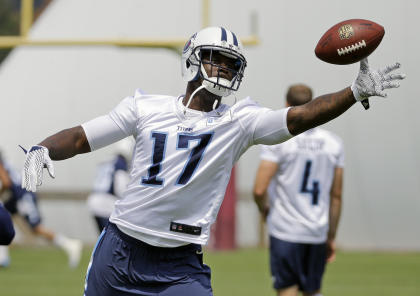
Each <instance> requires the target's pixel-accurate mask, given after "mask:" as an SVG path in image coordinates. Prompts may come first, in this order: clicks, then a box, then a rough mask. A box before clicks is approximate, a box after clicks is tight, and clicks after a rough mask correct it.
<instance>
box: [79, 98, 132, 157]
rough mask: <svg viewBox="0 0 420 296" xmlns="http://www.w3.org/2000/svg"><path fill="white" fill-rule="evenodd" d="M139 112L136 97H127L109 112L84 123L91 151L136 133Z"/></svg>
mask: <svg viewBox="0 0 420 296" xmlns="http://www.w3.org/2000/svg"><path fill="white" fill-rule="evenodd" d="M137 119H138V116H137V112H136V108H135V99H134V98H133V97H127V98H125V99H124V100H122V101H121V102H120V103H119V104H118V105H117V107H115V108H114V109H113V110H112V111H111V112H110V113H109V114H107V115H103V116H100V117H97V118H95V119H92V120H90V121H88V122H85V123H83V124H82V128H83V130H84V131H85V134H86V138H87V139H88V142H89V145H90V148H91V151H95V150H98V149H100V148H102V147H105V146H107V145H110V144H112V143H115V142H118V141H119V140H122V139H124V138H126V137H128V136H130V135H135V134H136V124H137Z"/></svg>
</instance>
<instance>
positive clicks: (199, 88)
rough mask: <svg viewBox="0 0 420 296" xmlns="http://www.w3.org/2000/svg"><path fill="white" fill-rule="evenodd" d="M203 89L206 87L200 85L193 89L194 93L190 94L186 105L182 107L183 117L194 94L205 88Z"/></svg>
mask: <svg viewBox="0 0 420 296" xmlns="http://www.w3.org/2000/svg"><path fill="white" fill-rule="evenodd" d="M205 87H206V86H204V85H201V86H199V87H197V88H196V89H195V91H193V93H192V94H191V96H190V98H189V99H188V102H187V105H185V107H184V115H185V113H187V108H188V106H189V105H190V104H191V101H192V99H193V97H194V96H195V94H196V93H197V92H198V91H199V90H201V89H203V88H205Z"/></svg>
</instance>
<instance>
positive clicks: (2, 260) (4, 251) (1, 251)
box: [0, 246, 10, 265]
mask: <svg viewBox="0 0 420 296" xmlns="http://www.w3.org/2000/svg"><path fill="white" fill-rule="evenodd" d="M9 261H10V256H9V247H8V246H0V265H2V264H7V262H9Z"/></svg>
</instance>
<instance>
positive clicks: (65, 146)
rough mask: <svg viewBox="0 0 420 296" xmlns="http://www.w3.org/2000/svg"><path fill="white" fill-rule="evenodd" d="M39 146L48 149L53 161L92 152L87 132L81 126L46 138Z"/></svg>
mask: <svg viewBox="0 0 420 296" xmlns="http://www.w3.org/2000/svg"><path fill="white" fill-rule="evenodd" d="M38 145H39V146H44V147H46V148H47V149H48V151H49V156H50V158H51V159H52V160H63V159H67V158H71V157H73V156H75V155H77V154H81V153H87V152H90V146H89V142H88V140H87V138H86V134H85V131H84V130H83V128H82V127H81V126H80V125H79V126H76V127H73V128H69V129H65V130H62V131H60V132H58V133H56V134H54V135H52V136H50V137H48V138H46V139H45V140H43V141H42V142H41V143H39V144H38Z"/></svg>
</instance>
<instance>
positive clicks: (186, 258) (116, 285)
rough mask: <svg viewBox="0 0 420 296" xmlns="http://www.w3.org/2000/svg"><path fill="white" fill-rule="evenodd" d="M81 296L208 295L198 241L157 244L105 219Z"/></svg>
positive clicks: (207, 274)
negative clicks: (194, 242) (131, 233)
mask: <svg viewBox="0 0 420 296" xmlns="http://www.w3.org/2000/svg"><path fill="white" fill-rule="evenodd" d="M84 295H85V296H117V295H118V296H129V295H130V296H131V295H145V296H146V295H147V296H157V295H159V296H175V295H182V296H211V295H213V292H212V289H211V283H210V268H209V267H208V266H207V265H205V264H203V255H202V251H201V246H200V245H194V244H190V245H186V246H182V247H178V248H159V247H154V246H151V245H148V244H146V243H144V242H142V241H139V240H137V239H135V238H133V237H131V236H128V235H126V234H124V233H122V232H121V231H120V230H119V229H118V228H117V226H115V224H112V223H109V224H108V225H107V227H106V228H105V229H104V231H103V232H102V233H101V235H100V237H99V240H98V242H97V244H96V246H95V249H94V251H93V253H92V258H91V262H90V263H89V267H88V271H87V274H86V282H85V294H84Z"/></svg>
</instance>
